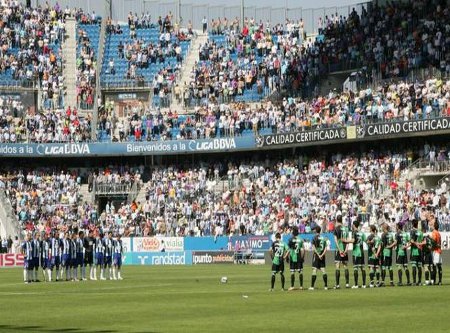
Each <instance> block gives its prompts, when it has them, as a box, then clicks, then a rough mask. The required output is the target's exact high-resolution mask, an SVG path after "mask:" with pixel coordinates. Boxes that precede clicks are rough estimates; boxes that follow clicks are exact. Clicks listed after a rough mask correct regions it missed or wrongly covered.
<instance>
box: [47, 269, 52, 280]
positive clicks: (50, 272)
mask: <svg viewBox="0 0 450 333" xmlns="http://www.w3.org/2000/svg"><path fill="white" fill-rule="evenodd" d="M47 275H48V281H50V282H52V271H51V269H50V268H48V269H47Z"/></svg>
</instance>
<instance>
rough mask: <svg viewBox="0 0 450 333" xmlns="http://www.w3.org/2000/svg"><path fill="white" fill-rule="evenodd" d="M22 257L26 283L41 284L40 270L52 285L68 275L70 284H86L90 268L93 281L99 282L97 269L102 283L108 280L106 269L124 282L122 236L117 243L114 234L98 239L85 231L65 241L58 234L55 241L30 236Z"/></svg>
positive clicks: (111, 276) (98, 236)
mask: <svg viewBox="0 0 450 333" xmlns="http://www.w3.org/2000/svg"><path fill="white" fill-rule="evenodd" d="M22 253H23V255H24V271H23V279H24V282H25V283H30V282H32V281H33V282H39V274H38V272H39V267H41V268H42V273H43V276H44V281H48V282H51V281H52V280H54V281H61V280H63V277H64V273H65V280H66V281H79V280H83V281H86V280H87V279H86V267H87V266H89V270H90V271H89V273H90V275H89V278H90V280H97V268H98V269H99V270H100V280H106V277H105V270H106V269H108V271H109V279H110V280H122V275H121V267H122V254H123V245H122V240H121V236H120V235H118V236H117V237H116V239H113V237H112V233H111V232H109V233H108V234H107V236H104V235H103V234H99V233H97V235H96V236H95V237H94V233H93V232H92V231H89V234H88V236H85V234H84V232H83V231H80V232H78V233H77V232H74V233H69V232H66V233H65V234H64V237H63V238H60V237H59V233H58V232H54V233H53V235H52V236H51V237H50V235H49V234H44V236H43V239H42V240H41V239H40V234H39V233H36V234H35V235H34V236H32V235H31V234H28V235H27V236H26V239H25V241H24V242H23V243H22ZM54 271H55V275H54V279H53V272H54ZM78 273H80V275H79V274H78ZM116 273H117V275H116Z"/></svg>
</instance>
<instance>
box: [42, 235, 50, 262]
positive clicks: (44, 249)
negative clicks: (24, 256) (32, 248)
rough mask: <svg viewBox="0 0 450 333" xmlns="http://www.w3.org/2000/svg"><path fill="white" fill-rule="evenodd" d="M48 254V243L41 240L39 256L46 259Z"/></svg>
mask: <svg viewBox="0 0 450 333" xmlns="http://www.w3.org/2000/svg"><path fill="white" fill-rule="evenodd" d="M49 254H50V243H49V242H48V241H46V240H43V241H42V243H41V257H42V259H48V258H49Z"/></svg>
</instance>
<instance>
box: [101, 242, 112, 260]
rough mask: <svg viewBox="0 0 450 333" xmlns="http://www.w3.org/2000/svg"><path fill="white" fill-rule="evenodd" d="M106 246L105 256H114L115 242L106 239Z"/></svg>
mask: <svg viewBox="0 0 450 333" xmlns="http://www.w3.org/2000/svg"><path fill="white" fill-rule="evenodd" d="M103 242H104V245H105V256H107V257H112V254H113V240H112V239H109V238H105V239H104V240H103Z"/></svg>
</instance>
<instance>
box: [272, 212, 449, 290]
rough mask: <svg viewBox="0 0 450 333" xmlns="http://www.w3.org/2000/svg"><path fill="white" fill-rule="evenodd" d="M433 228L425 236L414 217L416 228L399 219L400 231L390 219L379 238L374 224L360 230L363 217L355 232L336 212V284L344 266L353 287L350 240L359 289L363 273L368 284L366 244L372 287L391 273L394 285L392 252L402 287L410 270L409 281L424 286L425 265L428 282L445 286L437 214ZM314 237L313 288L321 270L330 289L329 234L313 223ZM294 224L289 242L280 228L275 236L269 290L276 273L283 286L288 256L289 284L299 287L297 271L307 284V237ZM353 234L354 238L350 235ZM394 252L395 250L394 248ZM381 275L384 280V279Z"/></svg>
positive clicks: (300, 278)
mask: <svg viewBox="0 0 450 333" xmlns="http://www.w3.org/2000/svg"><path fill="white" fill-rule="evenodd" d="M428 224H429V227H430V229H431V233H430V234H428V235H425V234H424V233H423V232H422V231H421V230H419V229H418V221H417V220H413V221H412V227H413V228H412V230H411V231H410V232H406V231H403V225H401V224H397V226H396V228H397V230H396V233H394V232H392V231H391V230H390V227H389V225H388V224H383V225H382V231H383V232H382V234H381V237H380V236H379V235H378V233H377V232H378V230H377V228H376V226H374V225H371V226H370V234H369V235H368V236H367V237H366V234H365V233H363V232H361V230H360V222H359V221H355V222H354V223H353V224H352V233H350V231H349V229H348V228H347V227H345V226H344V225H343V224H342V217H341V216H338V217H337V223H336V229H335V232H334V241H335V244H336V249H337V250H336V252H335V265H336V271H335V274H336V275H335V278H336V284H335V287H334V289H340V275H341V270H340V269H341V267H343V268H344V270H345V283H346V285H345V286H346V288H350V273H349V269H348V267H347V264H348V252H349V251H350V250H349V245H350V244H353V248H352V250H351V252H352V258H353V276H354V285H353V287H352V288H353V289H357V288H360V286H359V272H361V276H362V288H366V286H367V285H366V282H367V281H366V279H367V276H366V269H365V254H364V244H367V248H368V267H369V279H370V281H369V283H370V284H369V287H371V288H373V287H383V286H384V285H385V280H386V277H387V275H389V280H390V285H391V286H394V270H393V256H394V254H395V255H396V265H397V269H398V283H397V285H398V286H402V285H403V273H405V275H406V284H407V285H417V286H418V285H422V268H424V270H425V274H424V275H425V285H434V284H436V285H442V256H441V254H442V249H441V235H440V233H439V231H438V229H439V224H438V222H437V221H436V220H435V219H431V220H430V221H429V223H428ZM314 231H315V233H316V234H315V236H314V238H313V240H312V251H313V262H312V278H311V287H310V288H309V289H310V290H314V285H315V282H316V275H317V271H318V270H320V271H321V272H322V277H323V281H324V287H325V289H328V278H327V273H326V270H325V254H326V252H327V245H328V239H327V238H326V237H323V236H322V235H321V228H320V227H316V228H315V230H314ZM298 234H299V233H298V229H297V228H296V227H294V228H293V230H292V238H291V239H290V240H289V242H288V244H286V243H284V242H283V241H282V240H281V235H280V234H279V233H277V234H276V236H275V239H276V240H275V242H274V243H273V244H272V247H271V250H270V253H271V256H272V277H271V289H270V291H272V290H273V288H274V285H275V276H276V274H277V273H280V277H281V286H282V289H283V290H284V285H285V277H284V261H285V260H286V261H288V262H289V264H290V273H291V287H290V288H289V290H293V289H295V288H294V286H295V274H296V273H298V274H299V281H300V289H303V261H304V256H305V250H304V240H303V239H301V238H300V237H299V236H298ZM350 237H352V238H350ZM408 249H410V257H409V258H410V260H409V261H410V263H411V267H412V280H413V281H412V283H411V276H410V271H409V266H408V256H407V250H408ZM394 251H395V253H394ZM380 278H381V279H380Z"/></svg>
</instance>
